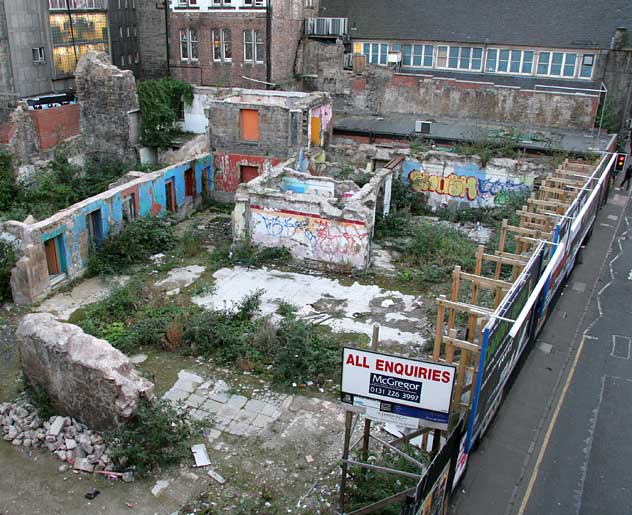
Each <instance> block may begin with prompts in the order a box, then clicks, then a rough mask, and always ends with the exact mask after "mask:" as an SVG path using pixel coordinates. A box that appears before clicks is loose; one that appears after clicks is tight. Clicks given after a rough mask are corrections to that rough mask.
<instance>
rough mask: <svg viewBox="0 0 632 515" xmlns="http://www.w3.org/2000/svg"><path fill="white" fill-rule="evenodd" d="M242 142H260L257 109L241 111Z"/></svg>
mask: <svg viewBox="0 0 632 515" xmlns="http://www.w3.org/2000/svg"><path fill="white" fill-rule="evenodd" d="M241 140H242V141H259V111H257V110H256V109H242V110H241Z"/></svg>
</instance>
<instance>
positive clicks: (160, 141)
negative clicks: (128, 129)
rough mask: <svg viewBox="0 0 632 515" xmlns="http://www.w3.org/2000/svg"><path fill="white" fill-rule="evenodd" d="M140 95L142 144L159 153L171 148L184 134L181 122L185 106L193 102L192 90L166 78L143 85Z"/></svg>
mask: <svg viewBox="0 0 632 515" xmlns="http://www.w3.org/2000/svg"><path fill="white" fill-rule="evenodd" d="M137 91H138V100H139V103H140V110H141V113H142V115H143V116H142V120H141V142H142V144H143V145H147V146H149V147H154V148H160V149H164V148H167V147H169V145H171V143H173V140H174V139H175V138H176V137H177V136H178V135H179V134H181V130H180V128H179V127H178V120H179V118H180V113H181V111H182V109H183V105H184V104H186V105H191V103H192V102H193V86H191V84H189V83H187V82H182V81H179V80H175V79H172V78H170V77H167V78H164V79H159V80H146V81H143V82H140V83H139V84H138V88H137Z"/></svg>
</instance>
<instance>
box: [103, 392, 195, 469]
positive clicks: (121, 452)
mask: <svg viewBox="0 0 632 515" xmlns="http://www.w3.org/2000/svg"><path fill="white" fill-rule="evenodd" d="M201 430H202V426H200V425H198V424H192V423H191V422H190V421H189V419H188V417H187V415H186V413H184V412H179V411H178V410H176V409H175V408H174V407H173V406H172V405H171V404H170V403H169V402H167V401H160V402H158V403H151V402H149V401H147V400H143V401H141V404H140V406H139V409H138V411H137V412H136V415H135V416H134V418H133V419H132V420H131V421H130V422H129V423H127V424H125V425H124V426H123V427H121V428H120V429H118V430H116V431H109V432H106V433H105V434H104V435H103V436H104V439H105V441H106V442H107V443H108V445H110V446H111V452H110V456H111V457H112V460H113V462H114V464H115V466H116V467H117V468H118V469H126V468H128V467H131V466H134V467H136V470H137V472H138V473H139V475H141V476H143V475H146V474H147V473H148V472H150V471H152V470H153V469H155V468H156V467H162V466H165V465H172V464H175V463H177V462H178V461H180V460H181V459H182V458H184V457H185V456H189V454H190V450H189V446H188V442H189V440H190V439H191V438H193V437H194V436H196V435H198V434H200V433H201Z"/></svg>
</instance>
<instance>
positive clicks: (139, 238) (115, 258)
mask: <svg viewBox="0 0 632 515" xmlns="http://www.w3.org/2000/svg"><path fill="white" fill-rule="evenodd" d="M173 246H174V227H173V225H172V223H171V220H169V219H165V218H158V217H153V216H148V217H145V218H137V219H136V220H133V221H132V222H130V223H128V224H126V225H125V226H124V227H123V228H122V229H121V230H120V231H119V232H117V233H113V234H111V235H110V236H109V237H108V238H107V239H106V240H105V241H103V243H102V244H101V245H100V246H98V247H94V248H92V249H91V255H90V262H89V263H88V273H89V274H91V275H98V274H115V273H121V272H124V271H126V270H127V269H128V268H129V267H130V266H131V265H134V264H137V263H143V262H144V261H146V260H147V259H149V257H150V256H151V255H152V254H156V253H157V252H161V251H165V250H170V249H172V248H173Z"/></svg>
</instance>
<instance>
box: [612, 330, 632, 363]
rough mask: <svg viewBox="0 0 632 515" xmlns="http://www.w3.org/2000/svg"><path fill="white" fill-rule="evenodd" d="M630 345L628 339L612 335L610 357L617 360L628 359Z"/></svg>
mask: <svg viewBox="0 0 632 515" xmlns="http://www.w3.org/2000/svg"><path fill="white" fill-rule="evenodd" d="M630 343H631V342H630V338H629V337H627V336H621V335H620V334H613V335H612V351H611V352H610V355H611V356H612V357H613V358H617V359H630Z"/></svg>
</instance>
